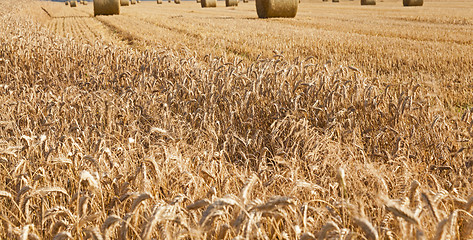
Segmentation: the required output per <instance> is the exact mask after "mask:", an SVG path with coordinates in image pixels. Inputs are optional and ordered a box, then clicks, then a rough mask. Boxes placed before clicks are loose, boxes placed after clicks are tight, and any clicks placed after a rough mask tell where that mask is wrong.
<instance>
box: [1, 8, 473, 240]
mask: <svg viewBox="0 0 473 240" xmlns="http://www.w3.org/2000/svg"><path fill="white" fill-rule="evenodd" d="M12 2H13V0H7V3H6V4H4V3H3V2H0V19H1V21H2V23H3V24H2V25H0V42H2V43H3V44H1V45H0V53H1V55H0V109H2V114H1V115H0V165H1V168H0V172H1V174H0V179H1V182H0V206H1V207H0V215H1V218H2V221H1V222H0V229H1V230H0V238H1V239H18V238H19V239H70V238H72V239H80V238H82V239H86V238H91V239H139V238H141V239H179V238H185V239H241V238H244V239H266V238H269V239H283V238H288V239H299V238H300V239H317V238H318V239H330V238H337V239H348V238H350V237H360V238H361V237H364V238H366V239H390V238H391V237H396V238H398V239H413V238H416V237H417V238H421V237H425V238H429V239H431V238H433V239H445V238H450V239H457V238H458V239H467V238H468V236H469V235H470V234H471V231H472V229H473V227H472V226H473V216H472V215H471V211H472V209H471V208H472V205H473V198H471V197H469V196H471V195H472V192H471V189H472V185H471V182H472V181H471V179H470V178H471V176H472V169H471V166H472V162H473V159H472V154H473V150H472V149H473V148H472V147H473V131H472V126H473V109H471V108H468V109H466V108H465V109H462V110H461V112H456V111H452V108H451V106H449V105H448V104H446V101H445V100H444V99H446V98H448V97H449V96H450V95H447V94H443V95H442V94H440V95H437V96H436V97H435V98H434V97H432V96H431V95H432V94H433V92H432V89H431V88H430V87H429V85H428V84H427V83H425V82H423V81H422V80H423V79H422V78H420V79H417V80H414V79H399V80H398V82H390V81H387V79H385V78H376V77H372V76H371V75H370V77H368V75H369V74H372V73H370V71H369V69H368V70H367V66H365V65H363V64H362V63H364V62H363V60H360V61H359V62H358V63H360V64H356V66H353V65H352V64H350V62H349V61H348V62H345V61H340V60H337V59H339V58H340V57H342V56H341V55H337V56H336V57H333V58H332V59H330V60H328V59H324V60H323V59H319V58H316V57H310V56H304V57H302V55H301V56H299V57H294V58H289V57H287V55H289V56H291V55H290V54H296V53H290V52H289V53H282V52H279V51H277V50H275V51H274V53H273V54H271V55H262V56H260V57H257V58H251V56H250V57H248V59H243V58H239V57H236V56H218V55H217V56H216V55H213V54H208V53H205V51H204V50H206V49H205V48H203V49H201V50H202V51H204V52H193V51H190V50H189V49H182V50H181V49H172V48H171V49H164V48H156V47H154V48H140V47H139V44H137V45H136V46H135V45H133V42H132V43H131V45H132V46H131V47H130V46H127V45H121V44H117V43H119V42H113V41H111V42H113V44H112V43H109V42H108V41H107V39H105V40H102V39H101V38H100V36H95V41H89V42H88V43H87V44H84V41H83V39H81V38H80V37H77V36H82V35H81V34H84V35H85V33H78V32H75V33H74V35H73V36H74V37H71V36H68V35H67V34H65V36H64V37H63V36H60V34H58V33H57V32H55V31H51V30H50V29H53V28H51V26H50V25H48V24H50V23H51V22H54V21H55V18H57V17H55V16H58V15H55V14H62V12H59V13H56V12H52V13H51V16H52V17H51V19H50V18H49V17H48V18H46V17H45V18H46V19H42V17H43V16H42V15H38V13H37V14H36V15H35V14H31V12H37V11H35V10H36V9H35V8H34V7H35V6H37V7H39V6H45V9H54V8H48V6H49V5H47V4H48V3H43V2H41V3H39V2H32V1H31V0H21V1H15V4H12ZM43 4H44V5H43ZM146 4H148V3H146V2H143V3H142V4H141V5H145V7H149V6H151V5H147V6H146ZM149 4H151V2H150V3H149ZM192 4H193V5H195V3H194V2H192ZM340 4H343V2H342V3H340ZM358 4H359V3H357V5H358ZM56 5H57V6H60V7H61V8H66V7H65V6H64V5H63V4H62V3H61V4H59V3H57V4H56ZM56 5H54V4H53V5H51V6H56ZM155 5H156V4H155V3H154V2H152V6H155ZM26 6H30V7H29V8H28V7H26ZM172 6H174V9H180V8H181V7H176V6H175V5H174V4H172ZM136 7H139V6H136ZM158 7H159V8H161V7H165V6H156V8H158ZM169 7H170V6H169ZM182 7H183V8H184V9H185V8H186V2H183V3H182ZM198 8H199V7H198V6H195V9H198ZM239 8H240V7H239ZM360 8H361V6H360ZM58 9H59V8H58ZM127 9H131V8H127ZM363 9H366V8H363ZM207 10H208V9H207ZM30 11H31V12H30ZM58 11H59V10H58ZM61 11H66V12H64V13H67V11H74V12H75V11H78V12H82V11H90V9H85V10H76V9H72V10H71V8H69V7H67V8H66V10H61ZM130 11H133V10H130ZM176 11H177V10H176ZM184 11H185V10H184ZM202 11H204V10H202ZM217 11H218V9H217ZM145 13H146V12H145ZM209 14H210V13H209ZM302 16H304V15H302ZM74 18H77V19H78V21H80V22H85V24H97V23H103V22H105V23H107V22H106V20H104V19H107V20H108V18H111V19H110V21H113V22H114V23H115V24H117V26H120V24H123V25H134V26H135V28H136V26H137V25H136V24H134V23H135V22H132V21H129V20H130V19H133V18H130V17H127V16H114V17H97V18H88V17H87V15H85V16H82V17H80V15H76V16H74ZM120 19H123V20H121V21H120ZM180 19H182V20H183V22H184V23H185V22H186V21H187V19H186V18H185V17H180ZM102 21H103V22H102ZM206 21H208V20H206ZM253 21H257V20H255V19H253ZM258 21H259V20H258ZM265 21H266V20H263V21H261V22H258V23H262V24H264V25H266V26H268V25H269V26H271V25H270V24H272V23H271V21H269V22H270V23H269V24H265ZM285 21H291V22H292V23H294V24H300V23H297V21H298V20H297V19H296V20H294V21H292V20H287V19H284V20H280V19H278V20H275V21H274V22H275V23H276V24H281V22H285ZM39 22H43V23H44V25H42V24H39ZM125 23H126V24H125ZM239 24H241V23H239ZM85 26H88V25H85ZM145 26H146V25H145ZM145 26H144V27H145ZM191 26H192V25H191ZM345 27H346V26H345ZM340 28H341V29H343V26H341V27H340ZM56 29H57V28H56ZM74 29H75V28H74ZM104 29H105V30H106V29H107V28H104ZM126 29H127V28H126V27H123V28H116V29H115V32H118V33H115V34H123V33H124V32H125V30H126ZM105 30H104V31H105ZM120 30H122V32H120ZM232 30H234V29H232ZM74 31H76V30H74ZM77 31H78V30H77ZM209 31H210V32H212V30H209ZM97 34H98V32H97ZM119 36H125V35H119ZM136 36H138V37H139V36H140V35H136ZM115 37H116V36H115ZM132 37H133V35H131V37H130V39H131V40H130V41H137V42H138V41H142V40H139V38H138V37H137V40H134V39H133V38H132ZM90 39H93V36H90ZM111 39H112V40H113V37H111ZM115 40H116V39H115ZM276 40H277V39H276ZM462 40H464V41H467V40H466V39H462ZM127 41H128V40H127ZM183 41H184V42H185V41H186V40H185V39H183ZM273 41H275V40H273ZM334 43H337V42H334ZM189 47H191V46H189ZM338 48H339V49H340V50H339V51H340V52H342V53H345V52H343V51H347V50H343V49H345V47H344V46H342V45H341V46H339V47H338ZM190 49H191V48H190ZM261 49H263V50H262V51H264V48H261ZM334 49H337V48H334ZM253 51H256V50H253ZM404 51H405V52H404V53H405V54H406V55H409V56H413V55H415V54H416V52H414V51H410V50H409V49H404ZM439 51H442V49H440V50H439ZM380 54H381V53H380ZM361 57H363V56H360V58H361ZM450 57H452V58H455V56H450ZM380 61H381V60H380ZM386 61H388V60H386ZM354 62H355V61H354ZM347 63H348V64H347ZM426 64H427V63H426ZM444 64H447V63H444ZM461 64H466V63H461ZM462 66H463V65H462ZM393 68H394V67H393ZM443 69H447V70H448V69H449V68H448V67H446V66H443ZM401 70H402V68H399V69H397V70H396V71H401ZM393 71H395V70H393ZM432 71H439V70H438V69H432ZM454 73H460V72H459V70H458V72H454ZM444 91H446V90H444ZM450 91H452V90H450ZM439 93H445V92H439ZM452 94H453V93H452ZM460 95H461V94H459V96H460ZM459 100H461V98H459ZM464 101H465V102H466V101H467V100H464Z"/></svg>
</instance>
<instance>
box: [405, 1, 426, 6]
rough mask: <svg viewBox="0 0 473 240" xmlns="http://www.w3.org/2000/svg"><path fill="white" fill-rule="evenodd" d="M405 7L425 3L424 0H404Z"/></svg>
mask: <svg viewBox="0 0 473 240" xmlns="http://www.w3.org/2000/svg"><path fill="white" fill-rule="evenodd" d="M402 4H403V5H404V7H419V6H422V5H424V0H403V1H402Z"/></svg>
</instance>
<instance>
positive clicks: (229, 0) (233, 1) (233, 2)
mask: <svg viewBox="0 0 473 240" xmlns="http://www.w3.org/2000/svg"><path fill="white" fill-rule="evenodd" d="M236 6H238V0H225V7H236Z"/></svg>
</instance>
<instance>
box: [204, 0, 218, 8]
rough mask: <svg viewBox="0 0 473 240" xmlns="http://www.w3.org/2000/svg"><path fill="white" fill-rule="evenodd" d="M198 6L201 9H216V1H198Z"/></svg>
mask: <svg viewBox="0 0 473 240" xmlns="http://www.w3.org/2000/svg"><path fill="white" fill-rule="evenodd" d="M200 5H201V6H202V7H203V8H208V7H217V0H200Z"/></svg>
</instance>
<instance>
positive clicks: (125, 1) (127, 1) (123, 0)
mask: <svg viewBox="0 0 473 240" xmlns="http://www.w3.org/2000/svg"><path fill="white" fill-rule="evenodd" d="M120 6H130V0H120Z"/></svg>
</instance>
